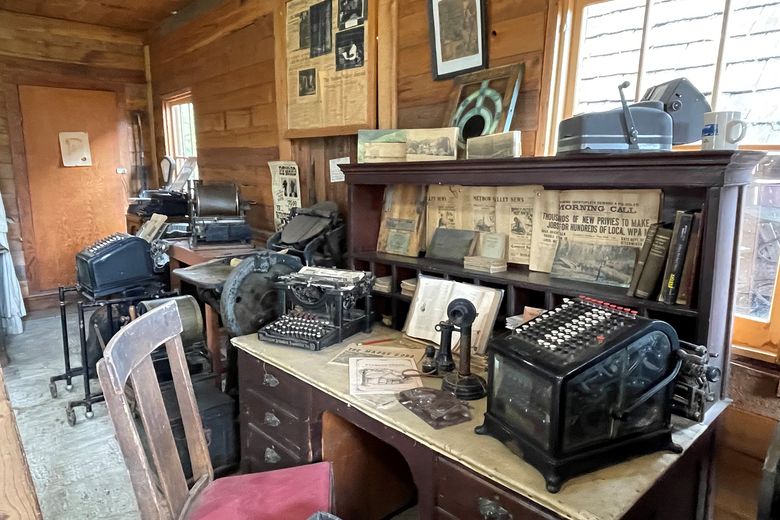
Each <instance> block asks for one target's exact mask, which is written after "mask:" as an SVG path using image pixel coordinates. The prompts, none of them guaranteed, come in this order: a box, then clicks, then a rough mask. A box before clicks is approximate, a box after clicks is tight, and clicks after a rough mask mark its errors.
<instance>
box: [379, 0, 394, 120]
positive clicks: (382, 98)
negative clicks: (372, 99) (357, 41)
mask: <svg viewBox="0 0 780 520" xmlns="http://www.w3.org/2000/svg"><path fill="white" fill-rule="evenodd" d="M377 23H378V24H379V26H378V27H377V40H378V42H377V45H378V51H377V112H378V126H379V128H396V127H397V125H398V72H397V68H398V67H397V60H398V0H379V16H378V19H377Z"/></svg>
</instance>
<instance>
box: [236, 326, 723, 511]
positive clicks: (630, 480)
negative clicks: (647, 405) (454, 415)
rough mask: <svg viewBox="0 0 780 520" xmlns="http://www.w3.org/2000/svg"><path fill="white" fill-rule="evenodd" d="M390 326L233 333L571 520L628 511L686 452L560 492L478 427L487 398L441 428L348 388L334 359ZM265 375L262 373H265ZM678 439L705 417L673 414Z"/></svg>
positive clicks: (691, 434) (585, 478)
mask: <svg viewBox="0 0 780 520" xmlns="http://www.w3.org/2000/svg"><path fill="white" fill-rule="evenodd" d="M399 334H400V333H399V332H397V331H394V330H390V329H386V328H384V327H374V331H373V332H372V333H370V334H358V335H356V336H353V337H352V338H350V339H349V340H347V341H346V342H344V343H343V344H341V345H333V346H331V347H328V348H326V349H325V350H322V351H319V352H312V351H309V350H305V349H298V348H294V347H288V346H284V345H276V344H273V343H269V342H266V341H261V340H259V339H258V338H257V335H256V334H250V335H247V336H242V337H238V338H234V339H232V340H231V341H232V342H233V344H234V345H235V346H236V347H238V348H240V349H242V350H244V351H246V352H247V353H248V354H250V355H252V356H254V357H256V358H258V359H260V360H261V361H265V362H267V363H269V364H271V365H273V366H275V367H277V368H279V369H281V370H283V371H285V372H287V373H289V374H291V375H293V376H295V377H297V378H299V379H301V380H303V381H305V382H307V383H309V384H310V385H311V386H313V387H314V388H317V389H318V390H320V391H322V392H325V393H326V394H329V395H331V396H333V397H335V398H336V399H339V400H341V401H343V402H345V403H347V404H349V405H351V406H353V407H355V408H357V409H359V410H360V411H361V412H363V413H365V414H366V415H368V416H369V417H372V418H373V419H375V420H377V421H379V422H381V423H382V424H385V425H387V426H389V427H391V428H394V429H395V430H398V431H400V432H402V433H404V434H405V435H407V436H409V437H411V438H413V439H414V440H416V441H418V442H420V443H422V444H424V445H425V446H428V447H429V448H430V449H432V450H434V451H436V452H438V453H440V454H442V455H445V456H447V457H450V458H452V459H455V460H457V461H458V462H460V463H461V464H463V465H464V466H466V467H468V468H469V469H471V470H473V471H474V472H476V473H478V474H480V475H483V476H485V477H487V478H489V479H490V480H493V481H494V482H497V483H499V484H501V485H503V486H504V487H506V488H509V489H510V490H513V491H515V492H516V493H518V494H520V495H523V496H525V497H527V498H529V499H530V500H532V501H534V502H536V503H538V504H540V505H542V506H544V507H547V508H548V509H550V510H552V511H554V512H556V513H557V514H559V515H560V516H562V517H564V518H570V519H572V520H596V519H599V520H610V519H617V518H620V517H622V516H623V515H624V514H625V513H626V512H628V510H629V509H630V508H631V506H633V505H634V503H635V502H636V501H637V500H638V499H639V498H640V497H641V496H642V495H643V494H644V493H645V492H647V491H648V490H649V489H650V488H651V487H652V485H653V484H654V483H655V482H656V481H657V480H658V479H659V478H660V477H661V475H662V474H663V473H664V472H665V471H666V470H667V469H669V468H670V467H671V466H672V464H673V463H674V462H675V461H676V460H677V459H678V458H679V455H676V454H673V453H669V452H657V453H652V454H649V455H644V456H642V457H638V458H635V459H632V460H629V461H626V462H623V463H620V464H617V465H614V466H611V467H608V468H604V469H600V470H598V471H594V472H591V473H588V474H585V475H581V476H579V477H575V478H573V479H571V480H568V481H567V482H566V483H565V484H564V485H563V488H562V489H561V491H560V492H558V493H556V494H552V493H548V492H547V490H546V489H545V483H544V479H543V478H542V475H541V474H540V473H539V472H538V471H537V470H536V469H534V468H533V467H532V466H531V465H529V464H527V463H526V462H525V461H523V460H522V459H520V458H519V457H518V456H516V455H515V454H514V453H512V452H511V451H510V450H509V448H507V447H506V446H504V444H502V443H501V442H499V441H498V440H496V439H494V438H493V437H490V436H486V435H477V434H475V433H474V428H475V427H477V426H479V425H481V424H482V419H483V414H484V413H485V409H486V406H487V399H486V398H484V399H480V400H479V401H472V402H471V404H472V406H473V408H472V420H471V421H470V422H467V423H463V424H458V425H455V426H450V427H447V428H444V429H441V430H435V429H433V428H432V427H431V426H429V425H428V424H426V423H425V422H424V421H423V420H422V419H420V418H419V417H417V416H416V415H414V414H413V413H412V412H411V411H409V410H407V409H406V408H404V407H403V406H402V405H401V404H400V403H398V402H395V403H394V404H392V405H390V406H387V407H381V408H377V407H376V406H374V405H373V404H372V403H370V402H368V401H364V400H361V399H360V398H359V397H356V396H352V395H350V394H349V368H348V367H346V366H341V365H329V364H327V363H328V361H329V360H330V359H331V358H333V357H334V356H335V355H336V354H337V353H338V352H339V350H340V349H341V348H342V347H344V346H346V345H347V344H348V343H355V342H359V341H364V340H368V339H372V338H373V339H376V338H387V337H391V336H392V337H394V336H398V335H399ZM258 377H260V375H258ZM423 380H424V381H425V384H426V385H427V386H432V387H439V386H440V384H441V383H440V380H439V379H434V378H423ZM673 421H674V425H675V431H674V433H673V438H674V441H675V442H676V443H678V444H680V445H681V446H682V447H683V448H684V449H688V447H690V446H691V445H692V444H693V442H694V441H695V440H696V439H697V438H698V437H699V436H700V435H701V434H702V433H704V432H705V431H706V429H707V426H706V425H704V424H699V423H694V422H692V421H688V420H685V419H682V418H678V417H674V419H673Z"/></svg>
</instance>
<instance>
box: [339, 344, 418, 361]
mask: <svg viewBox="0 0 780 520" xmlns="http://www.w3.org/2000/svg"><path fill="white" fill-rule="evenodd" d="M423 355H425V351H424V350H423V349H422V348H418V349H414V348H401V347H388V346H379V345H358V344H357V343H350V344H349V345H347V346H346V347H344V348H343V349H342V350H341V351H340V352H339V353H338V354H336V355H335V356H334V357H333V359H331V360H330V361H328V364H329V365H343V366H349V360H350V359H351V358H353V357H354V358H391V359H393V358H395V359H398V358H406V359H411V360H413V361H414V362H415V363H419V362H420V360H422V358H423Z"/></svg>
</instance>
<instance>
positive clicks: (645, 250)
mask: <svg viewBox="0 0 780 520" xmlns="http://www.w3.org/2000/svg"><path fill="white" fill-rule="evenodd" d="M660 225H661V224H652V225H651V226H650V227H649V228H647V235H645V243H644V244H642V249H641V251H640V252H639V256H638V257H637V259H636V265H635V266H634V273H633V274H632V275H631V284H630V285H629V286H628V293H627V294H628V295H629V296H633V295H634V293H636V286H637V285H639V277H640V276H641V275H642V269H644V267H645V262H647V255H649V254H650V246H652V245H653V239H654V238H655V233H656V231H658V227H659V226H660Z"/></svg>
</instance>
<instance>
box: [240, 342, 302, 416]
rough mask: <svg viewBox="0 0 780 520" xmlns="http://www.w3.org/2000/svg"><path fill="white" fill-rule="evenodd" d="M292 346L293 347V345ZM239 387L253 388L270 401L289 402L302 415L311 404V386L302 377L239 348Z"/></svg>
mask: <svg viewBox="0 0 780 520" xmlns="http://www.w3.org/2000/svg"><path fill="white" fill-rule="evenodd" d="M291 348H292V347H291ZM238 387H239V391H240V390H242V389H253V390H255V391H256V392H257V393H259V394H261V395H262V396H263V397H265V398H266V399H268V400H269V401H273V402H277V403H285V404H287V405H288V406H287V409H288V410H291V411H293V412H294V413H296V414H297V415H298V416H299V417H300V416H302V414H301V412H302V411H303V410H308V409H309V406H310V404H311V387H310V386H309V385H307V384H306V383H304V382H303V381H301V380H300V379H298V378H296V377H293V376H291V375H290V374H288V373H287V372H285V371H283V370H280V369H278V368H276V367H275V366H273V365H270V364H268V363H264V362H263V361H260V360H259V359H257V358H255V357H254V356H251V355H250V354H247V353H246V352H244V351H243V350H240V349H239V360H238Z"/></svg>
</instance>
